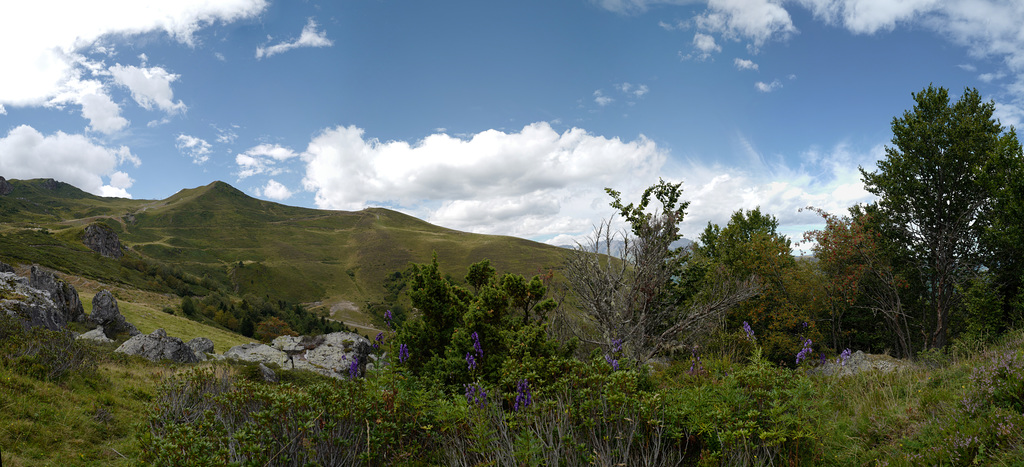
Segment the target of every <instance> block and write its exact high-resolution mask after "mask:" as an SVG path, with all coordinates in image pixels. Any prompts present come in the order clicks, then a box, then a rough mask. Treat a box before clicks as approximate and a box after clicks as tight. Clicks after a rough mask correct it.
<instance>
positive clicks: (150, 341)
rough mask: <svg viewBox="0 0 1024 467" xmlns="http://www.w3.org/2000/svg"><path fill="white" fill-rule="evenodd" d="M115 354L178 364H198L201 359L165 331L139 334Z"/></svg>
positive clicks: (159, 330) (122, 345)
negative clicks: (138, 356)
mask: <svg viewBox="0 0 1024 467" xmlns="http://www.w3.org/2000/svg"><path fill="white" fill-rule="evenodd" d="M114 351H115V352H119V353H123V354H128V355H140V356H143V357H145V358H147V359H149V360H152V361H154V362H156V361H160V360H171V361H174V362H178V363H197V362H199V357H196V354H195V352H192V349H190V348H189V347H188V345H186V344H185V343H184V342H182V341H181V339H179V338H177V337H170V336H168V335H167V333H166V332H164V330H163V329H157V330H156V331H153V332H152V333H151V334H148V335H147V334H138V335H135V336H133V337H132V338H131V339H128V340H127V341H125V342H124V344H121V346H120V347H118V348H117V350H114Z"/></svg>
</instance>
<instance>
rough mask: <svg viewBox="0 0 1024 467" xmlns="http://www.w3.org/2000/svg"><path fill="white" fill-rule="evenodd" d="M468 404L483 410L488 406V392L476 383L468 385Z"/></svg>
mask: <svg viewBox="0 0 1024 467" xmlns="http://www.w3.org/2000/svg"><path fill="white" fill-rule="evenodd" d="M466 403H468V404H470V405H476V406H477V407H480V408H481V409H482V408H484V407H485V406H486V405H487V390H485V389H484V388H483V386H479V385H477V384H476V383H473V384H467V385H466Z"/></svg>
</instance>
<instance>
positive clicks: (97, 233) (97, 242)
mask: <svg viewBox="0 0 1024 467" xmlns="http://www.w3.org/2000/svg"><path fill="white" fill-rule="evenodd" d="M82 243H84V244H85V246H87V247H89V249H90V250H92V251H95V252H97V253H99V254H101V255H103V256H106V257H107V258H114V259H120V258H121V257H122V256H124V253H123V252H122V251H121V240H120V239H118V238H117V233H115V232H114V231H113V230H112V229H111V228H110V227H107V226H105V225H103V224H89V225H88V226H87V227H86V228H85V234H84V235H82Z"/></svg>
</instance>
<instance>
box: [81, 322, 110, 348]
mask: <svg viewBox="0 0 1024 467" xmlns="http://www.w3.org/2000/svg"><path fill="white" fill-rule="evenodd" d="M75 339H84V340H89V341H95V342H99V343H101V344H109V343H111V342H114V339H111V338H109V337H107V335H106V334H103V326H97V327H96V329H93V330H92V331H89V332H86V333H85V334H79V335H78V337H76V338H75Z"/></svg>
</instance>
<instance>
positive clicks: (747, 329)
mask: <svg viewBox="0 0 1024 467" xmlns="http://www.w3.org/2000/svg"><path fill="white" fill-rule="evenodd" d="M743 332H745V333H746V334H747V339H750V340H752V341H756V340H757V338H756V337H754V330H753V329H751V328H750V323H748V322H746V321H744V322H743Z"/></svg>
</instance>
